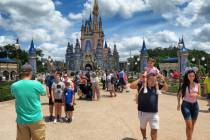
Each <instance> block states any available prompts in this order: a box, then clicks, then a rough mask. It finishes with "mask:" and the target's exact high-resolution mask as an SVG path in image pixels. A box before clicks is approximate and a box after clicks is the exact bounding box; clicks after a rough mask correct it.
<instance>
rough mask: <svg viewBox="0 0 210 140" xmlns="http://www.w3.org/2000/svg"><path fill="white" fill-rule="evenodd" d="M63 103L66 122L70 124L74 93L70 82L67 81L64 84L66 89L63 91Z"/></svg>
mask: <svg viewBox="0 0 210 140" xmlns="http://www.w3.org/2000/svg"><path fill="white" fill-rule="evenodd" d="M64 97H65V98H64V101H65V102H64V103H65V111H66V114H67V118H68V119H67V122H69V123H70V122H72V117H73V111H74V91H73V88H72V81H71V80H70V79H69V80H68V81H67V82H66V88H65V89H64Z"/></svg>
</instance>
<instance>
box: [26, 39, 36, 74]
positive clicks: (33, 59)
mask: <svg viewBox="0 0 210 140" xmlns="http://www.w3.org/2000/svg"><path fill="white" fill-rule="evenodd" d="M28 53H29V64H30V65H31V66H32V68H33V74H36V72H37V67H36V49H35V47H34V41H33V39H32V40H31V46H30V48H29V51H28Z"/></svg>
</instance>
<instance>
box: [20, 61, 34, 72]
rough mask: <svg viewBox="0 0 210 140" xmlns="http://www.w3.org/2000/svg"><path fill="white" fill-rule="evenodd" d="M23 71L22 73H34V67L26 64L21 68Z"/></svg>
mask: <svg viewBox="0 0 210 140" xmlns="http://www.w3.org/2000/svg"><path fill="white" fill-rule="evenodd" d="M21 71H22V72H31V71H32V66H31V65H29V64H28V63H26V64H24V65H23V66H22V67H21Z"/></svg>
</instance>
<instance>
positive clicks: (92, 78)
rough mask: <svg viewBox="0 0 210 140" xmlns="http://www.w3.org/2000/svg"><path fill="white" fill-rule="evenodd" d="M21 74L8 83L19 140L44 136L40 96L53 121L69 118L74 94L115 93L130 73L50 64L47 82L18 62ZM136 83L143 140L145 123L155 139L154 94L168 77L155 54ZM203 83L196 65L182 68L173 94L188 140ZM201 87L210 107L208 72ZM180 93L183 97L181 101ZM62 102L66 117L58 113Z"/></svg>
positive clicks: (86, 96)
mask: <svg viewBox="0 0 210 140" xmlns="http://www.w3.org/2000/svg"><path fill="white" fill-rule="evenodd" d="M21 71H22V73H21V78H22V80H19V81H17V82H15V83H14V84H13V85H12V86H11V91H12V94H13V95H14V97H15V99H16V113H17V120H16V122H17V140H29V139H31V138H32V139H33V140H44V139H45V122H44V121H43V113H42V111H41V102H40V96H44V95H45V94H46V95H47V97H48V98H49V120H50V121H53V122H54V123H57V122H63V121H65V122H67V123H70V122H72V120H73V118H74V117H73V112H74V107H75V105H76V96H78V99H86V100H92V101H100V99H101V90H100V83H102V90H104V91H108V92H109V93H110V97H117V92H118V91H121V90H123V89H126V91H128V76H127V74H126V72H124V71H123V70H121V71H117V72H114V71H112V70H110V71H108V70H106V71H100V72H98V71H96V72H94V71H78V72H76V73H67V72H59V71H55V70H52V71H51V72H50V74H49V75H48V76H47V77H46V78H45V84H46V88H44V87H43V85H42V84H41V83H40V82H37V81H35V80H31V78H32V67H31V66H30V65H28V64H25V65H23V66H22V68H21ZM130 88H131V89H137V94H136V102H137V105H138V116H139V120H140V130H141V134H142V136H143V140H147V136H146V126H147V123H149V124H150V127H151V139H152V140H157V131H158V129H159V114H158V100H159V95H160V94H162V93H164V92H162V91H167V90H168V84H167V82H166V77H164V76H163V75H162V74H161V72H160V70H158V69H157V68H156V67H155V59H152V58H149V59H148V64H147V66H146V68H145V70H144V72H143V73H141V74H140V75H139V78H138V79H137V80H136V81H134V82H132V83H131V84H130ZM200 92H201V86H200V84H199V81H198V79H197V75H196V69H194V68H186V70H185V73H184V77H183V80H182V83H181V86H180V88H179V90H178V94H177V100H178V104H177V110H178V111H179V110H181V112H182V115H183V118H184V120H185V124H186V137H187V140H192V134H193V131H194V126H195V123H196V120H197V118H198V114H199V105H198V102H197V100H198V97H199V96H200ZM204 92H205V93H207V99H208V106H209V111H210V72H209V75H208V76H207V77H206V78H205V80H204ZM181 99H182V103H181ZM62 106H64V112H65V118H64V119H62V116H61V115H62Z"/></svg>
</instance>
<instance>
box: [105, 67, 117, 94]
mask: <svg viewBox="0 0 210 140" xmlns="http://www.w3.org/2000/svg"><path fill="white" fill-rule="evenodd" d="M107 82H108V91H109V92H110V95H111V97H116V96H117V94H116V92H115V89H114V84H115V83H114V75H113V72H112V71H110V73H109V74H108V76H107ZM113 94H114V95H113Z"/></svg>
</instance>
